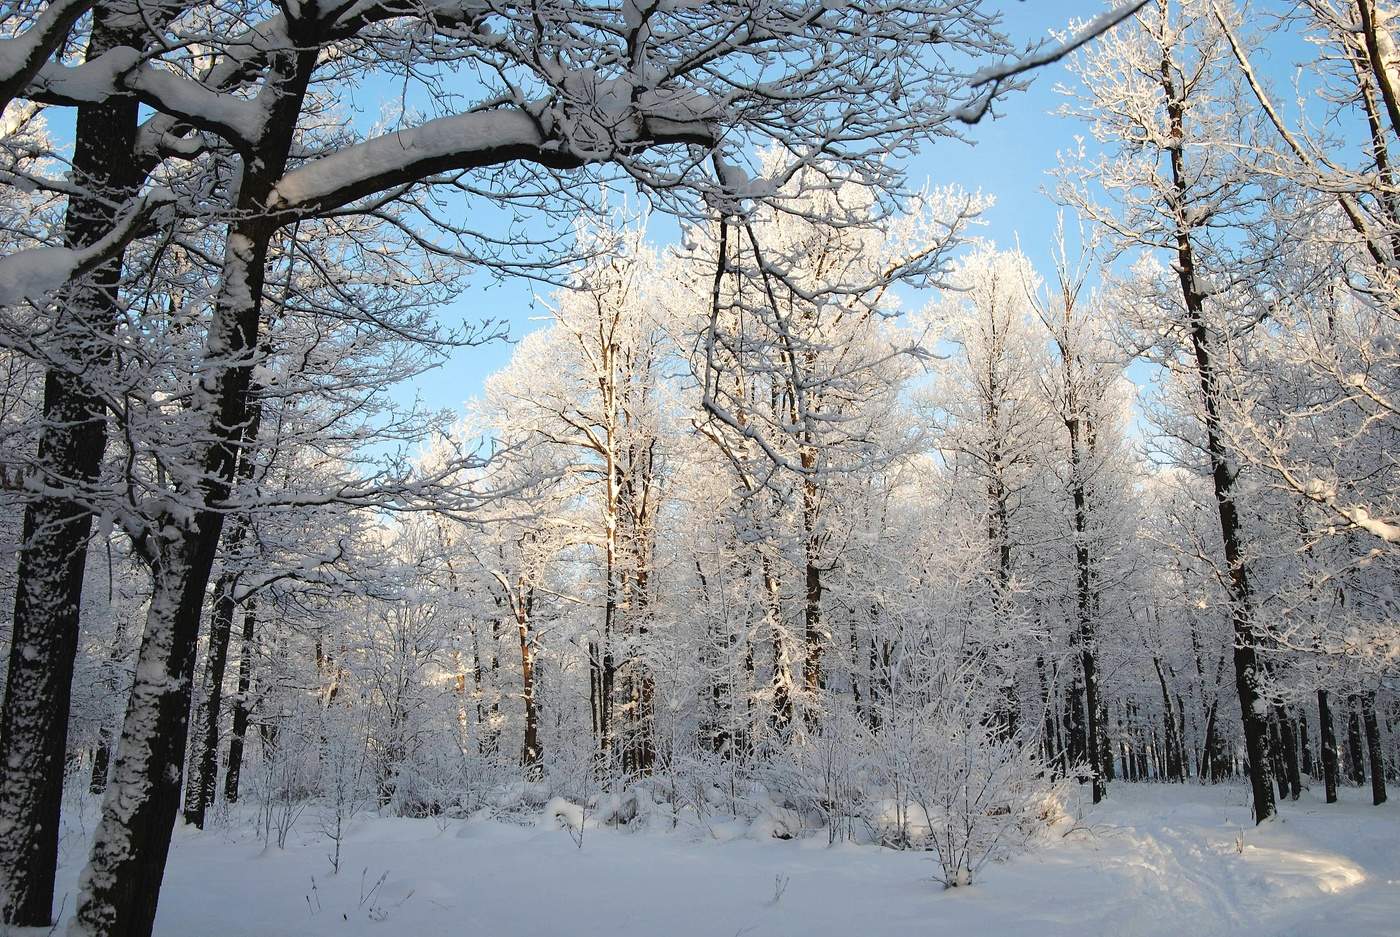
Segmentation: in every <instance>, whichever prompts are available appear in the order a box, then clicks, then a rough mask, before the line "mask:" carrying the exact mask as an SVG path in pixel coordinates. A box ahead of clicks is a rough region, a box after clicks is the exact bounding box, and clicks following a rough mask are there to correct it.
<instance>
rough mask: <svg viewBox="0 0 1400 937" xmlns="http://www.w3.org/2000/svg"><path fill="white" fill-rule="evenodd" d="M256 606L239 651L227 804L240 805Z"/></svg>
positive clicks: (247, 617) (246, 616)
mask: <svg viewBox="0 0 1400 937" xmlns="http://www.w3.org/2000/svg"><path fill="white" fill-rule="evenodd" d="M257 621H258V613H257V606H256V605H255V604H254V602H253V601H252V600H251V599H250V600H249V601H248V603H247V604H246V605H245V606H244V608H243V641H242V645H241V647H240V648H239V651H238V695H237V696H235V697H234V698H233V727H232V731H231V732H230V733H229V741H228V764H227V765H226V766H225V767H224V800H225V801H227V802H228V803H230V804H236V803H238V781H239V775H241V774H242V772H243V743H244V739H246V738H247V737H248V711H249V709H250V707H249V705H248V692H249V691H250V690H251V689H252V686H253V635H254V632H255V631H256V630H257Z"/></svg>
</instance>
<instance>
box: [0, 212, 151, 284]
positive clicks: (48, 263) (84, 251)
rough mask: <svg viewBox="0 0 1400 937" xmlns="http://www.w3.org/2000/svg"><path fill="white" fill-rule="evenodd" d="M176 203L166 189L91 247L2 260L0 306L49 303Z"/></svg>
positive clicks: (24, 253) (42, 251) (55, 249)
mask: <svg viewBox="0 0 1400 937" xmlns="http://www.w3.org/2000/svg"><path fill="white" fill-rule="evenodd" d="M174 200H175V197H174V195H173V194H171V193H170V192H168V191H166V190H163V189H161V190H156V191H153V192H151V193H149V194H147V195H146V196H145V197H143V198H142V199H141V201H140V202H138V203H137V205H136V207H135V208H134V209H133V210H132V211H129V212H127V214H126V216H125V217H124V218H122V219H121V220H120V221H118V222H117V224H116V226H115V227H113V228H112V230H111V231H110V232H108V233H107V235H106V236H105V237H103V238H102V239H101V240H99V241H97V242H95V243H93V244H92V245H90V246H88V247H84V248H80V249H74V248H70V247H38V248H34V249H33V250H24V251H20V252H19V253H16V254H11V255H10V256H8V257H4V258H0V306H10V305H14V304H16V303H22V302H31V303H34V304H36V305H37V304H42V303H44V302H46V301H47V298H48V296H49V295H50V294H52V293H53V291H54V290H57V289H59V288H60V287H62V286H63V285H64V284H65V283H67V282H69V281H70V280H74V279H76V278H78V277H80V276H83V275H84V274H86V273H90V272H91V271H93V270H96V269H97V268H98V267H100V266H102V265H103V264H104V263H106V262H107V261H109V260H111V259H112V258H113V257H115V256H117V254H118V253H120V252H121V250H122V248H124V247H125V246H126V245H127V244H129V243H131V241H133V240H134V239H135V238H136V237H137V236H138V235H139V234H141V232H142V231H143V230H144V229H145V227H146V222H147V221H148V220H149V219H150V217H151V215H152V214H153V213H154V212H155V211H156V209H158V208H160V207H161V206H163V205H167V204H171V203H172V202H174Z"/></svg>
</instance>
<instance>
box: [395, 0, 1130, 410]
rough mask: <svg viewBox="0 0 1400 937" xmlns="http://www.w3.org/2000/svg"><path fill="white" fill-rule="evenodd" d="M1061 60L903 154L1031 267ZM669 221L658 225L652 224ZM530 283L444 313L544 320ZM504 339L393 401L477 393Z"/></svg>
mask: <svg viewBox="0 0 1400 937" xmlns="http://www.w3.org/2000/svg"><path fill="white" fill-rule="evenodd" d="M997 5H998V6H1000V7H1001V8H1002V9H1003V10H1004V11H1005V17H1006V19H1005V28H1006V31H1007V32H1008V33H1009V34H1010V35H1012V36H1013V37H1014V38H1015V39H1017V40H1018V41H1019V42H1026V41H1030V40H1034V39H1038V38H1041V37H1045V36H1047V35H1048V31H1049V30H1050V29H1052V28H1055V29H1058V28H1062V27H1064V26H1065V25H1066V24H1067V23H1068V22H1069V21H1070V20H1072V19H1080V18H1083V19H1087V18H1089V17H1091V16H1093V15H1095V14H1096V13H1098V12H1099V11H1101V10H1102V9H1103V6H1101V5H1100V4H1098V3H1096V2H1094V0H999V2H998V3H997ZM1066 80H1067V72H1066V70H1065V66H1064V65H1063V64H1062V63H1058V64H1054V65H1050V66H1047V67H1045V68H1043V69H1041V70H1040V71H1039V72H1037V73H1036V75H1035V77H1034V79H1033V80H1032V82H1031V88H1030V89H1029V90H1028V91H1025V92H1023V93H1020V94H1017V95H1014V96H1012V97H1011V98H1009V99H1007V100H1006V101H1005V102H1004V103H1003V104H1001V105H1000V106H999V108H998V115H997V117H996V118H995V119H992V118H990V117H988V118H984V119H983V121H982V122H981V123H979V124H978V125H976V126H975V127H972V128H970V130H969V132H968V137H969V139H970V140H971V141H972V144H971V145H969V144H963V143H959V142H957V141H953V140H947V141H940V142H939V143H937V144H935V145H931V146H928V147H927V148H926V149H925V150H924V151H923V152H921V153H920V154H918V156H917V157H915V158H913V159H912V160H910V161H909V163H908V164H907V165H908V171H909V176H910V180H911V182H913V183H914V184H916V185H917V184H919V183H921V182H922V181H923V180H925V179H927V180H928V181H929V182H930V183H932V184H933V185H948V184H957V185H960V186H962V187H963V188H965V189H968V190H974V191H975V190H981V191H982V192H984V193H986V194H990V195H994V196H995V197H996V204H995V205H994V206H993V207H992V208H991V209H990V210H988V211H987V212H986V214H985V216H984V218H985V221H986V225H985V226H983V227H981V228H980V229H979V230H978V231H977V234H978V235H979V236H983V237H988V238H991V239H992V240H995V241H996V242H997V243H998V244H1001V245H1004V246H1007V247H1010V246H1012V245H1013V244H1014V243H1015V242H1016V239H1017V237H1018V236H1019V238H1020V244H1021V248H1022V249H1023V250H1024V251H1025V252H1026V253H1027V255H1028V256H1029V257H1030V258H1031V260H1032V261H1033V262H1034V263H1035V264H1036V265H1037V267H1039V268H1045V267H1046V266H1048V261H1049V245H1050V240H1051V237H1052V236H1053V233H1054V229H1055V213H1056V207H1055V205H1054V204H1053V203H1052V202H1051V201H1050V199H1049V198H1048V197H1047V196H1046V195H1045V194H1044V190H1046V189H1048V188H1050V186H1051V180H1050V179H1049V177H1048V176H1047V172H1048V171H1049V170H1050V169H1052V168H1053V167H1054V166H1055V162H1056V152H1057V151H1059V150H1065V149H1069V148H1070V147H1072V146H1074V144H1075V134H1076V133H1077V132H1081V127H1080V125H1079V124H1078V123H1077V122H1076V121H1073V120H1068V119H1064V118H1059V117H1055V116H1053V114H1052V112H1053V111H1054V110H1055V109H1056V107H1058V105H1059V104H1060V102H1061V101H1062V97H1061V96H1060V95H1058V94H1056V93H1055V92H1054V90H1053V86H1054V85H1055V83H1056V82H1057V81H1066ZM667 227H669V226H666V225H661V224H657V225H654V226H653V229H654V230H655V229H665V228H667ZM534 290H535V287H534V286H533V285H532V284H530V283H528V282H525V281H515V282H508V283H488V282H487V281H486V280H485V279H484V278H483V279H482V280H481V281H480V282H478V283H475V284H471V285H469V286H468V287H467V289H466V290H465V291H464V292H463V294H462V295H461V296H460V297H459V298H458V299H457V300H456V302H454V303H452V304H451V305H450V306H447V307H445V308H444V309H443V310H442V315H443V316H444V317H445V318H446V319H447V320H448V321H462V320H464V319H466V320H472V319H481V318H485V317H489V318H494V319H501V320H505V321H506V322H508V323H509V324H510V329H511V333H512V336H513V337H515V338H518V337H519V336H520V335H522V334H524V333H525V332H527V331H529V330H531V329H534V328H539V327H541V326H542V325H544V324H545V323H544V321H543V316H544V315H545V310H544V308H543V307H542V306H540V305H539V304H538V302H536V301H535V295H534ZM510 353H511V346H510V345H509V344H508V343H503V342H498V343H495V344H493V345H491V346H487V347H481V348H469V349H462V350H459V351H457V352H456V353H455V354H453V355H452V356H451V358H449V359H448V360H447V361H446V362H445V363H444V364H443V365H442V366H441V367H438V368H436V369H434V370H433V371H430V372H428V373H426V374H424V375H421V376H420V377H419V378H418V379H417V380H416V381H414V382H413V385H412V386H406V387H404V388H402V389H401V392H400V396H401V399H403V400H405V401H407V400H411V399H413V398H414V397H415V396H416V397H417V398H418V399H420V400H421V401H422V403H423V404H425V405H426V406H428V407H430V408H433V409H438V408H449V409H456V408H459V407H461V406H462V404H463V403H464V402H465V401H467V400H468V399H470V398H471V397H473V396H475V395H477V394H479V393H480V392H481V388H482V383H483V381H484V380H485V379H486V377H487V376H488V375H489V374H491V373H492V372H493V371H495V370H497V369H499V368H500V367H502V366H503V365H504V364H505V363H506V362H507V361H508V360H509V358H510Z"/></svg>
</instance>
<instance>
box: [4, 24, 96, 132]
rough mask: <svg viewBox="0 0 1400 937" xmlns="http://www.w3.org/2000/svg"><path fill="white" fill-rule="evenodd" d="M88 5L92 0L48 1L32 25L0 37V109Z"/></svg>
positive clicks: (63, 38) (42, 65) (42, 62)
mask: <svg viewBox="0 0 1400 937" xmlns="http://www.w3.org/2000/svg"><path fill="white" fill-rule="evenodd" d="M92 5H93V4H92V0H52V2H50V3H49V5H48V6H46V7H44V12H43V13H41V14H39V18H38V19H37V20H35V22H34V25H32V26H30V27H29V28H28V29H26V30H25V31H24V32H22V33H20V34H19V35H18V36H15V37H13V38H10V39H0V109H3V108H4V107H5V106H6V105H7V104H9V103H10V101H11V100H13V99H14V98H15V97H16V96H18V95H19V93H20V92H21V91H22V90H24V87H25V86H26V85H28V84H29V82H30V79H32V78H33V77H34V76H35V75H36V74H38V72H39V69H41V68H43V67H44V63H45V62H47V61H48V60H49V56H51V55H53V53H54V50H55V49H57V48H58V47H59V46H60V45H62V44H63V40H65V39H67V38H68V31H69V30H70V29H72V28H73V24H74V23H76V22H77V21H78V18H79V17H81V16H82V15H83V14H84V13H86V12H87V11H88V10H89V9H90V8H91V7H92Z"/></svg>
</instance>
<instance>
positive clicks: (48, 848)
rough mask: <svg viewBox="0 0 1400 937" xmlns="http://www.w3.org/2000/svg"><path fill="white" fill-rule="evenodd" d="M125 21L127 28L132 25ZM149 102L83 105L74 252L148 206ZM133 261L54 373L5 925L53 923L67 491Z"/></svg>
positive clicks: (100, 411) (7, 727)
mask: <svg viewBox="0 0 1400 937" xmlns="http://www.w3.org/2000/svg"><path fill="white" fill-rule="evenodd" d="M126 13H129V11H126V10H124V8H123V6H122V5H121V4H111V5H109V6H99V7H98V8H97V9H96V10H95V11H94V13H93V19H94V22H93V28H92V36H91V38H90V39H89V41H88V49H87V58H88V59H89V60H91V59H95V58H97V57H98V56H100V55H102V54H103V53H104V52H106V51H108V50H109V49H112V48H114V47H116V46H119V45H128V44H132V45H137V46H140V45H141V42H140V37H141V36H142V35H143V34H144V27H143V26H142V25H137V26H136V27H132V26H131V25H130V24H129V17H128V16H126V15H124V14H126ZM123 20H125V21H126V24H125V25H119V24H121V23H122V21H123ZM138 120H139V111H138V106H137V102H136V101H135V100H134V99H130V98H114V99H111V100H109V101H107V102H105V103H103V104H86V105H83V106H81V107H79V108H78V112H77V123H76V126H75V129H74V137H73V170H72V173H73V182H74V183H75V185H77V186H80V187H81V188H82V191H81V194H75V195H74V196H72V197H71V198H70V200H69V203H68V210H67V216H66V218H65V222H64V244H65V246H67V247H71V248H77V247H85V246H87V245H90V244H92V243H94V242H95V241H97V240H99V239H101V238H102V237H103V236H104V235H106V234H107V233H108V232H109V231H110V230H111V229H112V226H113V223H114V222H115V220H116V218H117V215H118V213H119V212H120V211H121V209H122V207H123V206H125V205H127V204H128V203H129V202H130V200H131V199H132V197H133V196H134V195H135V192H136V188H137V186H139V184H140V181H141V175H142V174H141V172H140V170H139V169H138V168H137V160H136V158H135V147H136V132H137V125H138ZM121 268H122V255H121V254H118V255H117V256H116V257H115V258H113V259H112V260H111V261H110V262H109V263H107V264H106V265H104V266H103V267H101V268H99V269H98V270H97V271H95V272H94V273H93V274H91V275H90V277H89V278H88V280H87V282H86V284H85V285H83V286H76V287H72V288H70V289H68V290H67V291H66V293H65V294H64V295H63V296H62V297H60V299H59V300H58V302H59V304H60V310H61V311H60V312H59V314H58V315H57V318H56V319H55V321H54V322H53V330H54V336H53V337H54V339H55V340H56V349H55V351H56V354H57V356H59V357H60V360H61V361H62V364H61V365H60V366H57V367H50V368H49V369H48V371H47V372H46V373H45V375H44V400H43V421H42V425H41V427H40V433H39V447H38V470H39V473H40V474H41V476H42V478H40V479H38V480H40V481H42V483H43V484H44V485H45V486H46V487H48V488H50V491H49V492H46V493H44V494H41V495H39V496H37V497H35V498H34V499H33V500H31V501H30V502H29V503H28V505H27V506H26V508H25V512H24V526H23V539H22V540H21V546H20V553H19V564H18V579H17V587H16V590H15V607H14V618H13V620H12V625H13V630H12V632H11V641H10V656H9V665H8V676H7V679H6V683H5V699H4V703H3V704H0V829H4V830H5V831H6V832H5V835H4V836H0V921H3V922H4V923H8V924H13V925H17V926H21V927H47V926H49V924H50V923H51V920H52V913H53V888H54V871H55V868H56V866H57V861H58V820H59V807H60V803H61V801H62V798H63V769H64V764H65V759H66V755H67V747H68V710H69V701H70V694H71V689H72V685H73V659H74V656H75V655H76V653H77V648H78V616H79V610H80V608H81V604H82V592H83V569H84V566H85V565H86V561H87V542H88V536H89V533H90V531H91V528H92V513H91V509H90V508H89V507H88V506H87V505H85V504H84V503H83V502H82V501H81V500H80V499H79V498H76V497H72V496H65V495H63V494H60V493H57V492H59V491H62V490H63V489H65V488H68V489H72V488H75V487H82V486H86V485H89V484H90V483H92V482H93V481H94V480H96V478H97V476H98V472H99V469H100V466H101V463H102V456H103V453H104V452H105V450H106V447H107V418H106V408H105V406H104V404H103V402H102V398H101V393H100V390H99V388H97V387H95V386H94V385H92V384H91V383H89V381H90V380H91V379H92V378H94V377H98V376H99V375H100V374H101V373H102V372H103V371H104V370H105V368H106V365H107V362H109V361H110V360H111V343H110V342H109V341H107V336H109V335H110V334H111V332H112V330H113V329H114V328H115V324H116V321H117V317H118V315H119V309H118V297H117V291H118V284H119V282H120V279H121Z"/></svg>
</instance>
